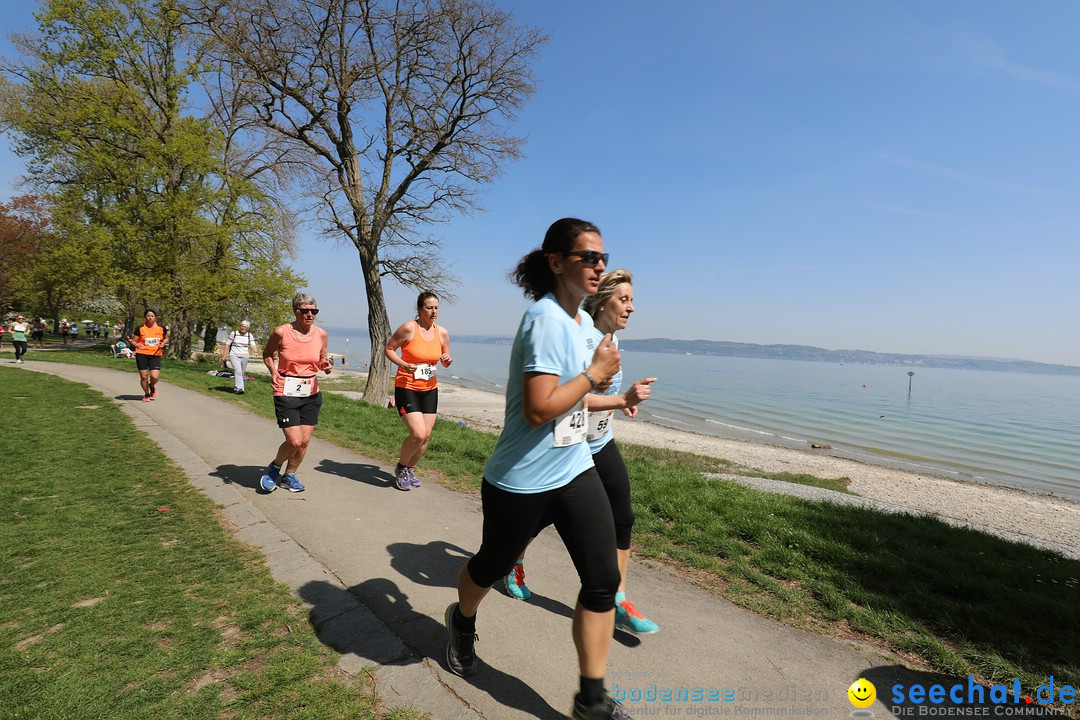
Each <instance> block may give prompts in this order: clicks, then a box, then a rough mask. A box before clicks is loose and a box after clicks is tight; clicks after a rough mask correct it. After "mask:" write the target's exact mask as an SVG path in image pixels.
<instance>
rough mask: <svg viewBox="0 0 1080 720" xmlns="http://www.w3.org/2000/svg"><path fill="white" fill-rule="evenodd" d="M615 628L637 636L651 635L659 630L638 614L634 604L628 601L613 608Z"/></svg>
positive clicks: (655, 625)
mask: <svg viewBox="0 0 1080 720" xmlns="http://www.w3.org/2000/svg"><path fill="white" fill-rule="evenodd" d="M615 627H616V628H618V629H620V630H628V631H630V632H632V633H635V634H637V635H652V634H653V633H655V632H656V631H658V630H659V629H660V627H659V626H658V625H657V624H656V623H654V622H653V621H652V620H650V619H649V618H647V617H645V616H644V615H642V614H641V613H639V612H638V609H637V608H636V607H634V603H632V602H630V601H629V600H623V601H622V602H620V603H619V604H617V605H616V606H615Z"/></svg>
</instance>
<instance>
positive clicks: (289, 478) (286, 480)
mask: <svg viewBox="0 0 1080 720" xmlns="http://www.w3.org/2000/svg"><path fill="white" fill-rule="evenodd" d="M278 485H280V486H281V487H283V488H285V489H286V490H288V491H289V492H294V493H297V492H304V486H303V485H301V484H300V481H299V480H297V479H296V476H295V475H293V474H292V473H287V474H286V475H285V477H283V478H281V479H280V480H278Z"/></svg>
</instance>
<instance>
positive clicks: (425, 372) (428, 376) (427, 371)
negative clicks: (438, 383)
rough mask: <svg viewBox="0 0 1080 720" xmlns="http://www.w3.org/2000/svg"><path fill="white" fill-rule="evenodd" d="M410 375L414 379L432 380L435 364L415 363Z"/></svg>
mask: <svg viewBox="0 0 1080 720" xmlns="http://www.w3.org/2000/svg"><path fill="white" fill-rule="evenodd" d="M412 376H413V379H414V380H432V379H434V377H435V366H434V365H417V366H416V369H415V370H413V374H412Z"/></svg>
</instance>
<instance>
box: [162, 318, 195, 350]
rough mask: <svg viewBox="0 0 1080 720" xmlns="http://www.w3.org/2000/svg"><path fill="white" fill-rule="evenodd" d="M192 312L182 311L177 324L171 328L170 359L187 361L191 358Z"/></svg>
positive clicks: (173, 324)
mask: <svg viewBox="0 0 1080 720" xmlns="http://www.w3.org/2000/svg"><path fill="white" fill-rule="evenodd" d="M191 324H192V323H191V312H190V311H188V310H181V311H180V315H179V317H177V318H176V322H174V323H172V324H171V325H170V326H169V352H168V353H167V354H168V355H169V357H174V358H180V359H181V360H187V359H188V358H190V357H191Z"/></svg>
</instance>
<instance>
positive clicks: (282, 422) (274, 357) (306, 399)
mask: <svg viewBox="0 0 1080 720" xmlns="http://www.w3.org/2000/svg"><path fill="white" fill-rule="evenodd" d="M318 314H319V308H318V306H317V305H316V303H315V298H313V297H311V296H310V295H304V294H300V295H297V296H296V297H295V298H293V315H294V316H295V317H296V319H295V320H294V321H293V322H291V323H288V324H286V325H279V326H277V327H276V328H274V332H273V334H272V335H270V339H269V340H268V341H267V342H266V347H264V348H263V363H265V365H266V368H267V370H269V371H270V377H271V378H273V388H274V415H276V416H277V422H278V427H279V428H281V431H282V432H283V433H285V442H283V443H281V445H280V446H279V447H278V450H277V455H275V456H274V460H273V462H271V463H270V465H269V466H268V467H267V468H266V473H265V474H264V475H263V476H262V478H260V480H259V487H261V488H262V490H263V492H273V491H274V490H275V489H277V488H278V486H280V487H283V488H285V489H286V490H288V491H289V492H294V493H297V492H303V491H304V486H303V485H302V484H301V483H300V481H299V480H298V479H297V478H296V471H297V469H299V467H300V463H301V462H303V460H304V455H306V454H307V449H308V443H310V442H311V435H312V433H314V432H315V426H316V425H318V424H319V408H320V407H322V395H321V394H320V393H319V379H318V377H317V375H318V373H319V371H320V370H321V371H322V372H324V373H326V374H327V375H329V374H330V371H331V370H333V368H334V364H333V363H332V362H330V358H329V356H328V355H327V352H326V347H327V344H328V338H327V335H326V331H325V330H323V329H322V328H321V327H318V326H316V325H315V316H316V315H318Z"/></svg>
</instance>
